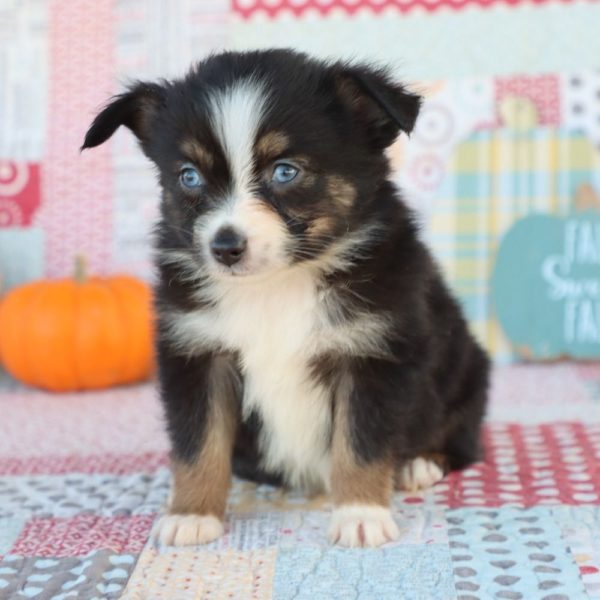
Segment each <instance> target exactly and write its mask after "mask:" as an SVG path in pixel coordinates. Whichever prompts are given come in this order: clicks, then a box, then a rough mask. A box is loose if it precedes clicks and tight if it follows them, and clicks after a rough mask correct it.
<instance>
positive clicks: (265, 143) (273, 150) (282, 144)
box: [256, 131, 289, 160]
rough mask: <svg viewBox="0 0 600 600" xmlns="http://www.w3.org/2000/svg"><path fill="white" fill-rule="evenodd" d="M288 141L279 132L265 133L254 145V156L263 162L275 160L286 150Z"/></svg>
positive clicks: (285, 136)
mask: <svg viewBox="0 0 600 600" xmlns="http://www.w3.org/2000/svg"><path fill="white" fill-rule="evenodd" d="M288 146H289V139H288V137H287V135H285V134H284V133H281V132H280V131H269V132H268V133H265V135H263V136H262V137H261V138H260V139H259V140H258V142H257V143H256V154H257V155H258V156H259V157H260V158H261V159H263V160H267V159H269V158H270V159H274V158H277V157H278V156H280V155H281V154H282V152H284V151H285V150H286V148H288Z"/></svg>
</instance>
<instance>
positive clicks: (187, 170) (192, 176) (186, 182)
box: [179, 167, 204, 190]
mask: <svg viewBox="0 0 600 600" xmlns="http://www.w3.org/2000/svg"><path fill="white" fill-rule="evenodd" d="M179 181H181V185H182V186H183V187H184V188H187V189H188V190H194V189H197V188H199V187H200V186H201V185H202V184H203V183H204V179H203V178H202V175H200V173H199V172H198V170H197V169H195V168H194V167H184V168H183V169H181V172H180V173H179Z"/></svg>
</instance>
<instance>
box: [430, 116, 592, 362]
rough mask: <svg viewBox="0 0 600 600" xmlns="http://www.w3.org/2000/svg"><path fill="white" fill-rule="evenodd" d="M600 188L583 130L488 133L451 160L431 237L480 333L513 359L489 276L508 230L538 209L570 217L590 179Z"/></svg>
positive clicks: (498, 353) (479, 134)
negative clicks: (496, 312) (497, 316)
mask: <svg viewBox="0 0 600 600" xmlns="http://www.w3.org/2000/svg"><path fill="white" fill-rule="evenodd" d="M588 182H589V183H591V184H592V186H594V187H595V188H596V189H600V153H598V151H597V150H596V149H595V148H594V147H593V146H592V144H591V143H590V142H589V141H588V139H587V138H586V137H584V135H583V134H579V133H573V132H570V131H566V130H562V129H553V128H548V127H537V128H531V129H529V128H527V129H514V128H508V127H506V128H501V129H497V130H482V131H478V132H476V133H474V134H472V135H471V136H470V137H469V138H468V139H467V140H466V141H465V142H463V143H461V144H459V145H458V146H457V148H456V151H455V152H454V154H453V156H452V157H451V159H450V163H449V165H448V170H447V175H446V177H445V178H444V180H443V182H442V184H441V186H440V189H439V194H438V197H437V199H436V204H435V209H434V211H433V214H432V215H431V221H430V223H429V227H428V236H429V241H430V243H431V245H432V247H433V249H434V252H435V253H436V254H437V256H438V258H439V259H440V261H441V263H442V266H443V268H444V270H445V272H446V274H447V276H448V278H449V280H450V283H451V285H452V286H453V288H454V290H455V291H456V293H457V294H458V296H459V298H460V300H461V301H462V303H463V305H464V308H465V310H466V314H467V317H468V319H469V321H470V322H471V324H472V327H473V330H474V332H475V334H476V335H477V336H478V338H479V339H480V340H481V341H482V342H483V343H484V344H485V346H486V347H487V348H488V349H489V351H490V352H491V353H492V354H493V356H494V357H495V358H496V359H497V360H499V361H501V362H506V361H509V360H511V359H512V358H513V355H512V352H511V349H510V346H509V345H508V343H507V341H506V339H505V338H504V336H503V335H502V332H501V331H500V329H499V327H498V324H497V322H496V320H495V317H494V310H493V306H492V303H491V300H490V296H489V281H490V274H491V271H492V268H493V261H494V256H495V253H496V250H497V247H498V244H499V242H500V240H501V238H502V235H503V234H504V233H505V232H506V231H507V230H508V229H509V228H510V226H511V225H512V224H513V223H514V222H515V221H516V220H517V219H519V218H522V217H524V216H526V215H528V214H530V213H533V212H542V213H555V214H566V213H568V212H569V211H570V210H572V208H573V200H574V195H575V193H576V190H577V189H578V188H579V186H580V185H582V184H584V183H588Z"/></svg>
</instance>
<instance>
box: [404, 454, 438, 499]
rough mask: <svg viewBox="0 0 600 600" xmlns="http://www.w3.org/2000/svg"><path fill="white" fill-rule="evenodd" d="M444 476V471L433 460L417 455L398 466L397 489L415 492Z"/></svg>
mask: <svg viewBox="0 0 600 600" xmlns="http://www.w3.org/2000/svg"><path fill="white" fill-rule="evenodd" d="M443 478H444V471H443V470H442V468H441V467H440V466H439V465H438V464H437V463H436V462H434V461H433V460H428V459H426V458H423V457H422V456H417V458H413V459H412V460H409V461H408V462H407V463H406V464H405V465H403V466H402V467H401V468H400V471H399V473H398V481H397V483H398V486H397V487H398V489H400V490H405V491H407V492H417V491H418V490H424V489H427V488H429V487H431V486H432V485H434V484H436V483H437V482H438V481H441V480H442V479H443Z"/></svg>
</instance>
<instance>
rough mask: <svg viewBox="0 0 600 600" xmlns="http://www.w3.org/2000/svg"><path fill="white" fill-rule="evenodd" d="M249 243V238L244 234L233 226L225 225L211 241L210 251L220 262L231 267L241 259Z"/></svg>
mask: <svg viewBox="0 0 600 600" xmlns="http://www.w3.org/2000/svg"><path fill="white" fill-rule="evenodd" d="M247 245H248V240H247V239H246V238H245V237H244V236H243V235H241V234H240V233H238V232H237V231H236V230H235V229H232V228H231V227H223V228H222V229H219V231H217V233H216V234H215V237H214V238H213V240H212V242H211V243H210V251H211V252H212V255H213V256H214V257H215V258H216V259H217V260H218V261H219V262H220V263H223V264H224V265H227V266H228V267H230V266H231V265H234V264H235V263H236V262H239V261H240V259H241V258H242V256H243V255H244V252H245V251H246V246H247Z"/></svg>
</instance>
